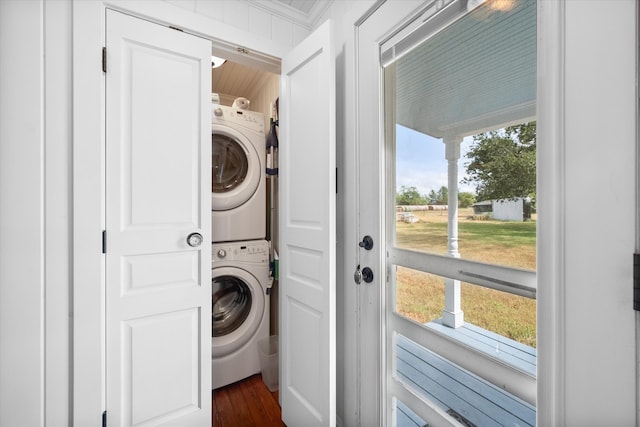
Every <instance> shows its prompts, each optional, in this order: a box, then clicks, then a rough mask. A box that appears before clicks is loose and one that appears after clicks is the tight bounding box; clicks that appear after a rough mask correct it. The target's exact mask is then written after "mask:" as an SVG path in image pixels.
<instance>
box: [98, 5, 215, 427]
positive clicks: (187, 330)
mask: <svg viewBox="0 0 640 427" xmlns="http://www.w3.org/2000/svg"><path fill="white" fill-rule="evenodd" d="M106 28H107V35H106V47H107V70H106V182H105V185H106V212H105V216H106V220H105V222H106V245H105V246H106V248H105V249H106V348H107V353H106V385H107V393H106V396H107V398H106V408H107V418H108V420H109V423H110V425H120V426H131V425H176V426H187V425H199V426H204V425H210V423H211V387H210V381H211V371H210V370H211V346H210V336H211V323H210V321H209V318H210V315H211V303H210V301H211V289H210V281H211V261H210V260H211V256H210V252H211V245H210V242H211V230H210V215H211V213H210V211H211V198H210V195H209V194H210V191H209V188H210V187H211V173H210V170H209V169H210V164H209V161H210V158H211V142H210V126H211V125H210V103H209V97H208V94H209V93H210V92H211V74H210V72H211V68H210V67H211V65H210V53H211V44H210V42H209V41H207V40H204V39H200V38H198V37H195V36H192V35H188V34H185V33H182V32H179V31H175V30H172V29H170V28H167V27H163V26H160V25H156V24H153V23H150V22H147V21H144V20H140V19H137V18H133V17H130V16H128V15H124V14H122V13H119V12H114V11H110V10H109V11H107V25H106ZM192 233H198V234H199V235H200V236H201V237H202V239H199V237H198V235H196V234H192ZM188 236H191V240H190V241H188Z"/></svg>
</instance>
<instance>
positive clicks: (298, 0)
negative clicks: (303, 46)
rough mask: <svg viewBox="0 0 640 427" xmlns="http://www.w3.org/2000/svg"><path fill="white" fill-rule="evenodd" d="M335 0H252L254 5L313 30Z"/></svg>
mask: <svg viewBox="0 0 640 427" xmlns="http://www.w3.org/2000/svg"><path fill="white" fill-rule="evenodd" d="M333 1H334V0H262V1H255V0H251V5H252V6H257V7H260V8H263V9H266V10H268V11H270V12H272V13H275V14H276V15H280V16H282V17H284V18H287V19H289V20H291V21H293V22H295V23H297V24H298V25H301V26H302V27H305V28H307V29H308V30H311V29H312V28H313V26H314V24H316V21H317V20H318V19H319V18H320V17H321V15H322V14H323V13H324V11H325V10H327V8H328V7H329V6H330V5H331V3H333Z"/></svg>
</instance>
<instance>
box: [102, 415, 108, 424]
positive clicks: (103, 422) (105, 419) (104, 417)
mask: <svg viewBox="0 0 640 427" xmlns="http://www.w3.org/2000/svg"><path fill="white" fill-rule="evenodd" d="M102 427H107V411H104V412H103V413H102Z"/></svg>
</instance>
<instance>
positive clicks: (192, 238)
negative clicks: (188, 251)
mask: <svg viewBox="0 0 640 427" xmlns="http://www.w3.org/2000/svg"><path fill="white" fill-rule="evenodd" d="M203 241H204V238H203V237H202V234H200V233H191V234H189V235H188V236H187V244H188V245H189V246H191V247H192V248H197V247H198V246H200V245H201V244H202V242H203Z"/></svg>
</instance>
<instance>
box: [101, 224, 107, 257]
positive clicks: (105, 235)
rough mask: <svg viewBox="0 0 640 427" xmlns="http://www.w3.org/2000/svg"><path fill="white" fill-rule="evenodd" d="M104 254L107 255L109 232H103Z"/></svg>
mask: <svg viewBox="0 0 640 427" xmlns="http://www.w3.org/2000/svg"><path fill="white" fill-rule="evenodd" d="M102 253H103V254H106V253H107V230H102Z"/></svg>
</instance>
